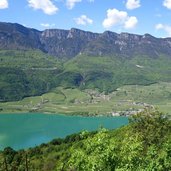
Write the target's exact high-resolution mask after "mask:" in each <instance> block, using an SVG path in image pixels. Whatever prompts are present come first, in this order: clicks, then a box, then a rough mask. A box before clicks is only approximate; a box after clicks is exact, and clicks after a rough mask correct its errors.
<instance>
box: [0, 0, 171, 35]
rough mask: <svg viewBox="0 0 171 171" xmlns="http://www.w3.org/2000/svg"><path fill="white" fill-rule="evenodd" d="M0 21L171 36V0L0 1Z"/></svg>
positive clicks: (26, 24) (42, 27)
mask: <svg viewBox="0 0 171 171" xmlns="http://www.w3.org/2000/svg"><path fill="white" fill-rule="evenodd" d="M0 21H3V22H12V23H20V24H23V25H25V26H27V27H33V28H36V29H39V30H44V29H46V28H60V29H70V28H73V27H74V28H79V29H83V30H88V31H93V32H103V31H105V30H111V31H114V32H118V33H120V32H130V33H136V34H145V33H150V34H152V35H154V36H157V37H169V36H170V37H171V0H0Z"/></svg>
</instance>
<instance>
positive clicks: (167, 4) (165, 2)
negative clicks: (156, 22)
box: [163, 0, 171, 9]
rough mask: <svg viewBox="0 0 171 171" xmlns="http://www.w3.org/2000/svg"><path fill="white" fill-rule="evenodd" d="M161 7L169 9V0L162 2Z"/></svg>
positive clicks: (170, 2) (170, 3) (170, 7)
mask: <svg viewBox="0 0 171 171" xmlns="http://www.w3.org/2000/svg"><path fill="white" fill-rule="evenodd" d="M163 6H165V7H166V8H168V9H171V0H164V1H163Z"/></svg>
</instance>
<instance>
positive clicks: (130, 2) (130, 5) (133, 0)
mask: <svg viewBox="0 0 171 171" xmlns="http://www.w3.org/2000/svg"><path fill="white" fill-rule="evenodd" d="M140 6H141V5H140V0H127V2H126V8H127V9H130V10H132V9H136V8H139V7H140Z"/></svg>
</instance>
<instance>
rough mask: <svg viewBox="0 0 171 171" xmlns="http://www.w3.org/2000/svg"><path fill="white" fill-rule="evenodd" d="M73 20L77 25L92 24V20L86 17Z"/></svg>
mask: <svg viewBox="0 0 171 171" xmlns="http://www.w3.org/2000/svg"><path fill="white" fill-rule="evenodd" d="M74 20H75V22H76V24H78V25H87V24H93V20H92V19H90V18H88V17H87V16H86V15H81V16H80V17H78V18H75V19H74Z"/></svg>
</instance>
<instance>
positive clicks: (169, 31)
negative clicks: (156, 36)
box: [155, 24, 171, 36]
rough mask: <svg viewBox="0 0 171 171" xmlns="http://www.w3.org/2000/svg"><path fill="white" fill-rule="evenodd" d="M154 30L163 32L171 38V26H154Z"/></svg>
mask: <svg viewBox="0 0 171 171" xmlns="http://www.w3.org/2000/svg"><path fill="white" fill-rule="evenodd" d="M155 28H156V30H164V31H165V32H166V33H167V34H168V35H169V36H171V26H169V25H164V24H157V25H156V26H155Z"/></svg>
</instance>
